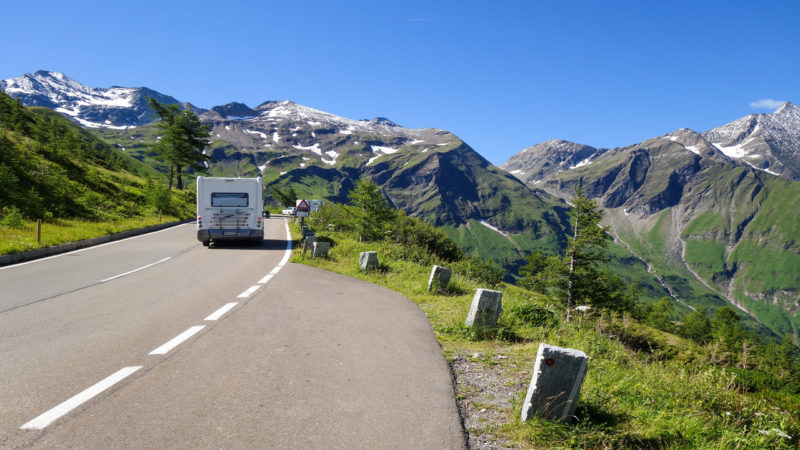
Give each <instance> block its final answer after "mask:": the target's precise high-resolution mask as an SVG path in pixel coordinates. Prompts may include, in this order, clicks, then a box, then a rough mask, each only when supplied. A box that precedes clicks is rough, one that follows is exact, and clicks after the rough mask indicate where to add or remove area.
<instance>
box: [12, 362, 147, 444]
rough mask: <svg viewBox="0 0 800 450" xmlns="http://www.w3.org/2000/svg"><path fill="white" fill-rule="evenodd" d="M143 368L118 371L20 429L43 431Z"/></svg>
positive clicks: (128, 368)
mask: <svg viewBox="0 0 800 450" xmlns="http://www.w3.org/2000/svg"><path fill="white" fill-rule="evenodd" d="M141 368H142V366H135V367H125V368H124V369H122V370H120V371H118V372H117V373H115V374H113V375H111V376H110V377H108V378H106V379H105V380H103V381H101V382H99V383H97V384H95V385H94V386H92V387H90V388H89V389H86V390H85V391H83V392H81V393H80V394H78V395H76V396H74V397H72V398H71V399H69V400H67V401H65V402H64V403H62V404H60V405H58V406H56V407H55V408H53V409H51V410H50V411H47V412H46V413H44V414H42V415H41V416H39V417H37V418H35V419H33V420H31V421H30V422H28V423H26V424H25V425H23V426H21V427H20V429H22V430H41V429H43V428H44V427H46V426H48V425H50V424H51V423H53V422H54V421H56V420H58V419H59V418H60V417H61V416H63V415H64V414H67V413H68V412H70V411H72V410H73V409H75V408H77V407H78V406H80V405H81V404H83V403H85V402H86V401H88V400H91V399H92V397H94V396H95V395H97V394H99V393H101V392H103V391H105V390H106V389H108V388H110V387H111V386H113V385H115V384H117V383H119V382H120V381H122V380H123V379H124V378H126V377H127V376H128V375H130V374H132V373H133V372H136V371H137V370H139V369H141Z"/></svg>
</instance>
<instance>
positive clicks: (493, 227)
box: [478, 219, 508, 237]
mask: <svg viewBox="0 0 800 450" xmlns="http://www.w3.org/2000/svg"><path fill="white" fill-rule="evenodd" d="M478 223H480V224H481V225H483V226H485V227H486V228H488V229H490V230H493V231H496V232H497V233H499V234H500V235H501V236H503V237H508V235H507V234H506V233H503V232H502V231H500V230H499V229H498V228H497V227H495V226H493V225H492V224H490V223H489V222H487V221H485V220H483V219H480V220H478Z"/></svg>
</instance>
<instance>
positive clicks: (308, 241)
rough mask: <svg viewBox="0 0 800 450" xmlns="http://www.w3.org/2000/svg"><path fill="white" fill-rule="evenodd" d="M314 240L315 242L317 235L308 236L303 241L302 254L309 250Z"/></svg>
mask: <svg viewBox="0 0 800 450" xmlns="http://www.w3.org/2000/svg"><path fill="white" fill-rule="evenodd" d="M314 242H317V237H316V236H308V237H307V238H306V239H305V240H304V241H303V254H304V255H305V254H306V252H307V251H309V250H311V248H312V245H313V244H314Z"/></svg>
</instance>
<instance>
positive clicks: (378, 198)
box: [350, 177, 394, 241]
mask: <svg viewBox="0 0 800 450" xmlns="http://www.w3.org/2000/svg"><path fill="white" fill-rule="evenodd" d="M350 202H351V203H352V204H353V205H354V206H356V207H358V208H359V209H361V212H362V214H361V216H360V217H359V220H358V228H359V239H360V240H362V241H372V240H376V239H380V238H381V232H382V231H383V227H384V225H385V224H386V223H387V222H388V221H389V220H390V219H391V218H392V217H394V210H393V209H392V207H391V206H389V205H388V204H387V203H386V200H384V199H383V194H382V193H381V189H380V188H379V187H378V185H377V184H376V183H375V182H374V181H372V180H370V179H369V178H365V177H361V178H359V179H358V180H357V181H356V187H355V188H354V189H353V190H352V191H351V192H350Z"/></svg>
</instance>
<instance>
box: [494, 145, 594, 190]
mask: <svg viewBox="0 0 800 450" xmlns="http://www.w3.org/2000/svg"><path fill="white" fill-rule="evenodd" d="M604 152H605V150H598V149H596V148H594V147H590V146H588V145H582V144H576V143H575V142H570V141H564V140H561V139H550V140H548V141H544V142H542V143H541V144H536V145H534V146H532V147H528V148H526V149H523V150H522V151H520V152H519V153H517V154H516V155H514V156H512V157H511V158H510V159H509V160H508V161H506V162H505V163H503V164H502V165H500V168H501V169H503V170H506V171H508V172H509V173H510V174H512V175H514V176H515V177H517V178H519V179H520V180H522V181H524V182H531V183H534V184H536V183H537V181H539V180H541V179H542V178H544V177H546V176H548V175H551V174H553V173H558V172H560V171H564V170H569V169H570V168H574V167H580V166H582V165H586V164H591V163H592V162H593V161H594V159H595V158H597V157H599V156H600V155H602V154H603V153H604Z"/></svg>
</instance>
